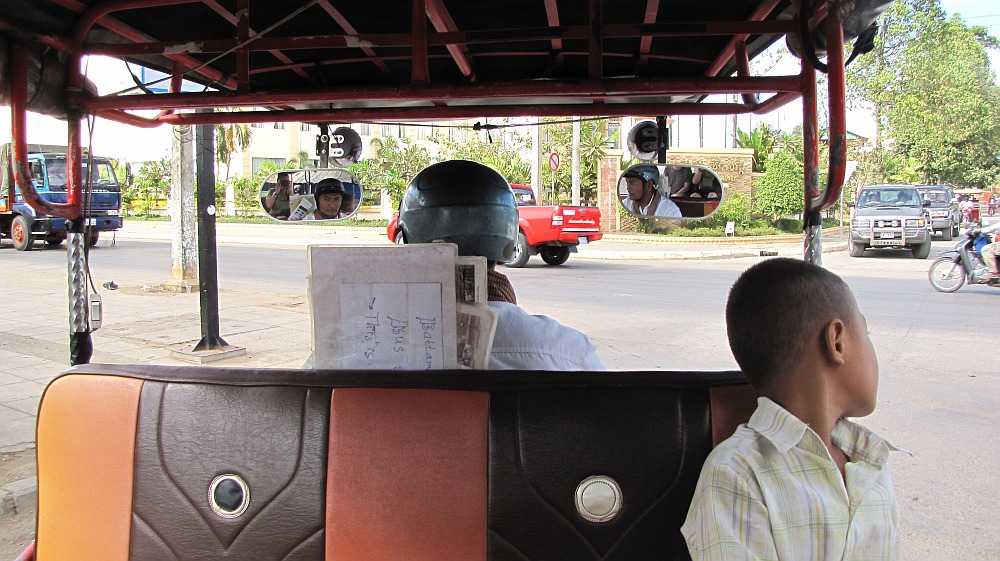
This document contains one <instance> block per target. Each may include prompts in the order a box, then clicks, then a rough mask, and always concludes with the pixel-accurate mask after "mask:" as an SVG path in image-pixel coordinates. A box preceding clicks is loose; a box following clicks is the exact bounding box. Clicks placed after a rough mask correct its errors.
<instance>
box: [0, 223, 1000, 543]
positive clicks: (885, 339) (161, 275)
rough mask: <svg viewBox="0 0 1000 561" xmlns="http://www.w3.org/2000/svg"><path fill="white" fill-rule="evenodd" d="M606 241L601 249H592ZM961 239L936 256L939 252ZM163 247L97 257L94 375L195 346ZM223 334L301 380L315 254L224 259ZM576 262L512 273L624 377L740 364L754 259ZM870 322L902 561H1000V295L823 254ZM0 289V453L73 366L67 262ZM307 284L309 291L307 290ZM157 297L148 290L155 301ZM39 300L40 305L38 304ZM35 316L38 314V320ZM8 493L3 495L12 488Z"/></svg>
mask: <svg viewBox="0 0 1000 561" xmlns="http://www.w3.org/2000/svg"><path fill="white" fill-rule="evenodd" d="M597 245H598V244H594V246H595V248H596V247H597ZM951 245H952V244H951V243H950V242H935V251H940V250H943V249H947V248H948V247H950V246H951ZM168 254H169V253H168V249H167V246H166V244H165V243H162V242H139V241H133V240H126V239H119V242H118V245H117V246H116V247H114V248H110V247H107V246H101V247H99V248H98V249H97V250H96V251H95V253H94V255H93V257H94V259H93V265H92V271H93V276H94V281H95V284H97V285H98V286H100V284H102V283H103V282H106V281H107V280H112V279H113V280H115V281H116V282H117V283H118V284H119V285H120V288H119V289H118V290H115V291H108V290H103V291H102V292H103V293H104V295H105V302H106V314H107V318H108V320H107V321H108V323H107V324H106V325H105V327H104V328H103V329H101V330H100V331H98V332H97V333H96V334H95V346H96V348H97V349H98V351H97V353H96V354H95V357H94V360H95V362H153V363H178V362H180V361H179V360H178V359H177V358H176V355H174V354H172V353H171V351H174V350H178V349H180V350H183V349H190V347H191V346H192V345H193V344H194V342H196V341H197V340H198V338H199V331H198V325H199V324H198V298H197V295H195V294H173V293H167V292H161V291H158V290H157V289H156V286H157V284H158V283H159V282H161V281H162V280H164V279H165V277H166V271H167V270H168V265H167V264H165V263H164V260H165V259H167V257H166V256H167V255H168ZM219 254H220V283H221V286H222V291H221V294H220V300H221V305H220V308H221V315H222V333H223V336H224V337H226V338H227V340H228V341H229V342H230V343H233V344H235V345H241V346H244V347H246V348H247V351H248V354H247V356H245V357H241V358H236V359H230V360H229V361H227V362H226V364H231V365H236V364H248V365H255V366H298V365H299V364H301V361H302V359H303V358H304V357H305V355H306V354H308V304H307V302H306V299H305V297H304V296H303V291H304V281H303V280H302V279H303V278H304V271H305V268H304V267H305V265H304V251H302V250H301V248H298V249H297V248H296V247H294V246H292V245H288V246H282V247H254V246H252V245H247V244H239V245H238V244H232V245H230V244H228V243H223V244H222V245H221V246H220V253H219ZM577 257H581V258H579V259H578V258H571V259H570V261H569V262H568V263H567V264H566V265H564V266H561V267H555V268H553V267H547V266H545V265H543V264H541V262H540V261H539V262H538V263H534V262H532V264H531V265H530V266H529V267H526V268H523V269H513V270H511V269H508V270H506V271H505V272H506V273H507V274H509V276H510V278H511V281H512V283H513V284H514V286H515V287H516V289H517V292H518V298H519V301H520V303H521V305H522V306H524V307H525V308H526V309H528V310H529V311H532V312H533V313H544V314H547V315H550V316H552V317H555V318H556V319H559V320H560V321H562V322H564V323H566V324H569V325H572V326H574V327H578V328H580V329H581V330H584V331H586V332H587V333H588V334H590V335H591V337H592V338H593V339H594V341H595V342H596V344H597V345H598V348H599V350H600V353H601V355H602V357H603V358H604V360H605V361H606V362H607V364H608V365H609V366H610V367H611V368H612V369H670V370H674V369H724V368H734V367H735V363H734V361H733V360H732V357H731V356H730V353H729V350H728V346H727V344H726V341H725V326H724V323H723V320H722V317H723V314H722V310H723V306H724V300H725V297H726V292H727V291H728V288H729V286H730V285H731V283H732V281H733V280H734V279H735V277H736V276H737V275H738V274H739V272H740V271H742V270H743V269H745V268H746V267H747V266H749V265H750V264H752V263H754V262H756V261H758V260H759V259H760V258H759V257H754V258H733V259H726V260H671V261H662V260H660V261H652V260H627V261H626V260H623V261H613V260H606V259H596V258H586V257H583V256H582V255H581V256H577ZM824 263H825V265H826V266H827V267H828V268H830V269H831V270H833V271H835V272H837V273H838V274H840V275H842V276H843V277H844V278H845V279H846V280H847V282H848V283H849V284H850V285H851V287H852V288H853V290H854V291H855V293H856V295H857V298H858V301H859V304H860V306H861V308H862V311H863V312H864V313H865V314H866V315H867V317H868V320H869V326H870V329H871V333H872V338H873V340H874V342H875V346H876V349H877V350H878V353H879V358H880V364H881V374H882V380H881V387H880V405H879V408H878V410H877V411H876V412H875V414H873V415H872V416H871V417H868V418H866V419H864V420H863V422H864V424H866V425H868V426H870V427H872V428H873V429H875V430H876V431H878V432H880V433H881V434H883V435H885V436H886V437H887V438H888V439H889V440H890V441H892V442H894V443H896V444H897V445H899V446H901V447H903V448H906V449H908V450H909V451H910V452H911V453H912V456H910V455H906V454H896V455H895V456H894V457H893V462H894V472H895V474H896V481H897V487H898V490H899V495H900V498H901V501H902V503H903V505H902V506H903V521H904V531H905V532H906V545H907V555H906V558H907V559H943V558H959V559H1000V530H998V529H997V526H996V525H995V524H994V523H993V520H994V519H995V517H996V515H997V514H1000V508H998V507H997V506H996V505H997V504H1000V477H998V476H997V470H996V468H995V466H996V465H998V460H1000V457H998V456H1000V452H998V450H1000V442H998V440H1000V437H998V436H997V431H996V427H997V426H1000V413H998V411H1000V398H998V396H1000V392H998V390H1000V375H998V369H997V367H996V361H995V360H992V354H990V353H988V352H986V351H985V350H984V348H985V345H987V344H988V343H987V342H988V341H996V340H997V338H998V337H1000V328H998V327H997V322H996V317H997V314H996V309H997V305H998V303H1000V300H998V299H1000V290H997V289H990V288H986V287H963V288H962V289H961V290H959V291H958V292H956V293H954V294H941V293H938V292H936V291H934V290H933V289H932V288H931V287H930V285H929V283H928V282H927V279H926V271H927V267H928V266H929V264H930V260H914V259H912V258H910V257H909V256H908V255H905V254H898V255H881V256H877V257H867V258H862V259H855V258H850V257H848V256H847V255H846V253H844V252H834V253H829V254H826V255H825V256H824ZM0 264H2V266H0V285H2V286H4V287H5V290H6V291H7V295H8V298H9V300H8V301H9V302H11V303H13V304H14V306H15V307H16V308H17V309H18V310H19V312H20V313H15V314H11V315H10V318H11V319H9V320H8V321H7V322H5V324H4V326H3V327H2V328H0V341H2V344H0V365H2V366H0V389H2V392H0V394H2V397H0V450H2V449H3V448H2V446H3V444H4V442H5V441H4V439H5V438H6V439H7V441H6V444H7V445H8V446H11V445H16V443H11V442H10V438H11V437H16V436H17V435H22V436H21V438H22V441H24V443H25V444H26V445H28V446H30V445H31V442H30V441H31V439H32V438H33V432H32V430H31V429H32V428H33V423H34V419H33V413H34V411H35V408H36V407H37V401H38V396H39V395H40V393H41V389H42V388H44V383H45V382H46V381H47V379H48V378H49V377H51V376H52V375H53V374H55V373H56V372H58V371H59V370H61V369H63V368H64V367H65V366H66V365H65V360H66V358H65V357H66V354H67V353H66V327H65V325H66V320H65V317H66V311H65V307H66V296H65V295H66V288H65V256H64V254H63V252H61V251H45V252H36V253H16V252H13V251H7V249H4V250H2V251H0ZM296 279H298V280H296ZM144 286H147V287H150V290H148V291H144V290H143V287H144ZM29 302H30V304H29ZM29 310H30V313H29ZM0 483H3V482H0Z"/></svg>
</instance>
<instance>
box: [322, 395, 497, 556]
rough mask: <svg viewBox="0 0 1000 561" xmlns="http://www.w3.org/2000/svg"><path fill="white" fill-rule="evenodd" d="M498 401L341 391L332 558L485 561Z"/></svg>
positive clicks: (330, 507) (335, 424)
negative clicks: (492, 412) (492, 425)
mask: <svg viewBox="0 0 1000 561" xmlns="http://www.w3.org/2000/svg"><path fill="white" fill-rule="evenodd" d="M488 442H489V394H488V393H486V392H462V391H447V390H418V389H380V388H371V389H353V388H352V389H346V388H338V389H335V390H334V391H333V399H332V400H331V405H330V463H329V471H328V475H327V505H326V509H327V526H326V528H327V530H326V540H327V541H326V544H327V550H326V558H327V559H351V560H355V561H358V560H363V561H375V560H386V561H389V560H392V561H395V560H397V559H401V558H405V559H408V560H412V561H441V560H444V559H462V560H463V561H474V560H476V559H481V560H485V559H486V532H487V522H486V517H487V505H486V502H487V489H486V480H487V460H488V450H487V443H488Z"/></svg>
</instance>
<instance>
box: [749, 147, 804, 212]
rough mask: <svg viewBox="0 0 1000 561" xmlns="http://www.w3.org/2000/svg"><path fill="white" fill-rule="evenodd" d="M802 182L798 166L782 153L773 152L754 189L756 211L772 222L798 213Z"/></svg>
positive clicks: (800, 207)
mask: <svg viewBox="0 0 1000 561" xmlns="http://www.w3.org/2000/svg"><path fill="white" fill-rule="evenodd" d="M803 181H804V180H803V173H802V164H800V163H799V162H798V160H796V159H795V158H794V157H793V156H792V155H791V154H790V153H788V152H786V151H781V152H777V153H776V154H775V155H774V156H772V157H771V159H770V160H769V161H768V163H767V171H765V172H764V177H762V178H761V179H760V181H759V182H758V183H757V184H756V186H755V193H754V198H755V200H754V203H755V205H756V208H757V211H758V212H760V213H761V214H763V215H766V216H769V217H771V218H772V219H773V220H777V219H779V218H781V217H783V216H787V215H790V214H798V213H800V212H802V210H803V207H804V206H805V201H804V197H803V194H802V186H803V184H804V183H803Z"/></svg>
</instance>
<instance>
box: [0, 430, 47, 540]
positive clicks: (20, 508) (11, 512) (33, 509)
mask: <svg viewBox="0 0 1000 561" xmlns="http://www.w3.org/2000/svg"><path fill="white" fill-rule="evenodd" d="M35 472H36V467H35V450H34V448H31V449H29V450H22V451H20V452H13V453H7V454H0V487H5V486H7V485H10V484H12V483H15V482H18V481H22V480H24V479H28V478H30V477H34V475H35ZM5 491H6V489H5ZM36 498H37V494H36V493H31V494H30V495H29V496H27V497H23V496H22V497H17V499H18V500H17V501H16V503H15V501H14V497H13V496H11V495H9V494H8V493H6V492H4V493H0V500H2V501H4V504H3V505H0V559H14V558H15V557H17V555H18V554H19V553H21V552H22V551H24V548H26V547H27V546H28V544H29V543H31V541H32V540H33V539H35V518H36V516H37V514H38V505H37V504H36V502H35V500H36ZM25 499H27V500H25Z"/></svg>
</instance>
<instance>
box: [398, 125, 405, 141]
mask: <svg viewBox="0 0 1000 561" xmlns="http://www.w3.org/2000/svg"><path fill="white" fill-rule="evenodd" d="M398 128H399V138H407V136H406V127H405V126H403V125H399V127H398Z"/></svg>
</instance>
